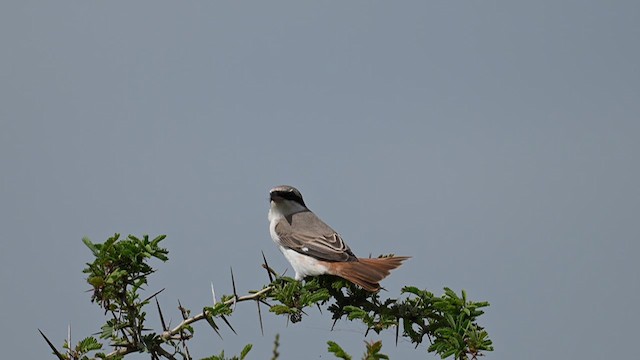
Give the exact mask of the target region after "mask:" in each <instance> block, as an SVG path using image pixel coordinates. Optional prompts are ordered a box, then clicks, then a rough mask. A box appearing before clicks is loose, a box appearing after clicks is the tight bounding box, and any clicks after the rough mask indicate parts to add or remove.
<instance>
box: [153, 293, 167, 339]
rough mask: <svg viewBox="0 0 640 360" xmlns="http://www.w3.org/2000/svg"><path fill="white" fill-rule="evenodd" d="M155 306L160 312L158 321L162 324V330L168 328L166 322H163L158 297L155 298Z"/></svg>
mask: <svg viewBox="0 0 640 360" xmlns="http://www.w3.org/2000/svg"><path fill="white" fill-rule="evenodd" d="M156 306H157V307H158V314H160V323H161V324H162V331H167V330H169V328H168V327H167V324H165V322H164V316H162V310H160V303H159V302H158V298H156Z"/></svg>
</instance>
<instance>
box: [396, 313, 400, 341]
mask: <svg viewBox="0 0 640 360" xmlns="http://www.w3.org/2000/svg"><path fill="white" fill-rule="evenodd" d="M396 322H397V324H396V347H398V334H399V333H400V318H396Z"/></svg>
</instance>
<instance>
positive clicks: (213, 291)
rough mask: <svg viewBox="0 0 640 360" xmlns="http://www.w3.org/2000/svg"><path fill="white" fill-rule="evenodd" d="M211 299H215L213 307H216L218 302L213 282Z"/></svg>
mask: <svg viewBox="0 0 640 360" xmlns="http://www.w3.org/2000/svg"><path fill="white" fill-rule="evenodd" d="M211 297H212V298H213V305H215V304H216V302H218V301H217V300H216V290H215V289H214V288H213V281H212V282H211Z"/></svg>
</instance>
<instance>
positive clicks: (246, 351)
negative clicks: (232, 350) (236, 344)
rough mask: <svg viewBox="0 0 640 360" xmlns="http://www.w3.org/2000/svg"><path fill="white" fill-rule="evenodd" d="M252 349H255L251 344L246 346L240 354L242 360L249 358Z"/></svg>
mask: <svg viewBox="0 0 640 360" xmlns="http://www.w3.org/2000/svg"><path fill="white" fill-rule="evenodd" d="M251 348H253V345H251V344H247V345H245V347H244V349H242V351H241V352H240V360H244V358H245V357H246V356H247V354H248V353H249V351H251Z"/></svg>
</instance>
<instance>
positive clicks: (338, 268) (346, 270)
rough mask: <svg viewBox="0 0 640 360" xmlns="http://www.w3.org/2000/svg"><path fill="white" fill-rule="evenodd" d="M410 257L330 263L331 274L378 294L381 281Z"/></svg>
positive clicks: (361, 259) (360, 259)
mask: <svg viewBox="0 0 640 360" xmlns="http://www.w3.org/2000/svg"><path fill="white" fill-rule="evenodd" d="M408 258H410V256H394V257H381V258H359V259H358V260H357V261H348V262H334V263H330V264H331V265H330V266H329V267H330V269H329V271H330V273H331V274H332V275H336V276H339V277H341V278H343V279H346V280H349V281H351V282H352V283H354V284H356V285H360V286H361V287H362V288H363V289H365V290H367V291H370V292H376V291H378V290H380V281H381V280H382V279H384V278H385V277H387V276H388V275H389V272H390V271H391V270H393V269H395V268H397V267H398V266H400V265H402V262H403V261H404V260H407V259H408Z"/></svg>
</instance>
